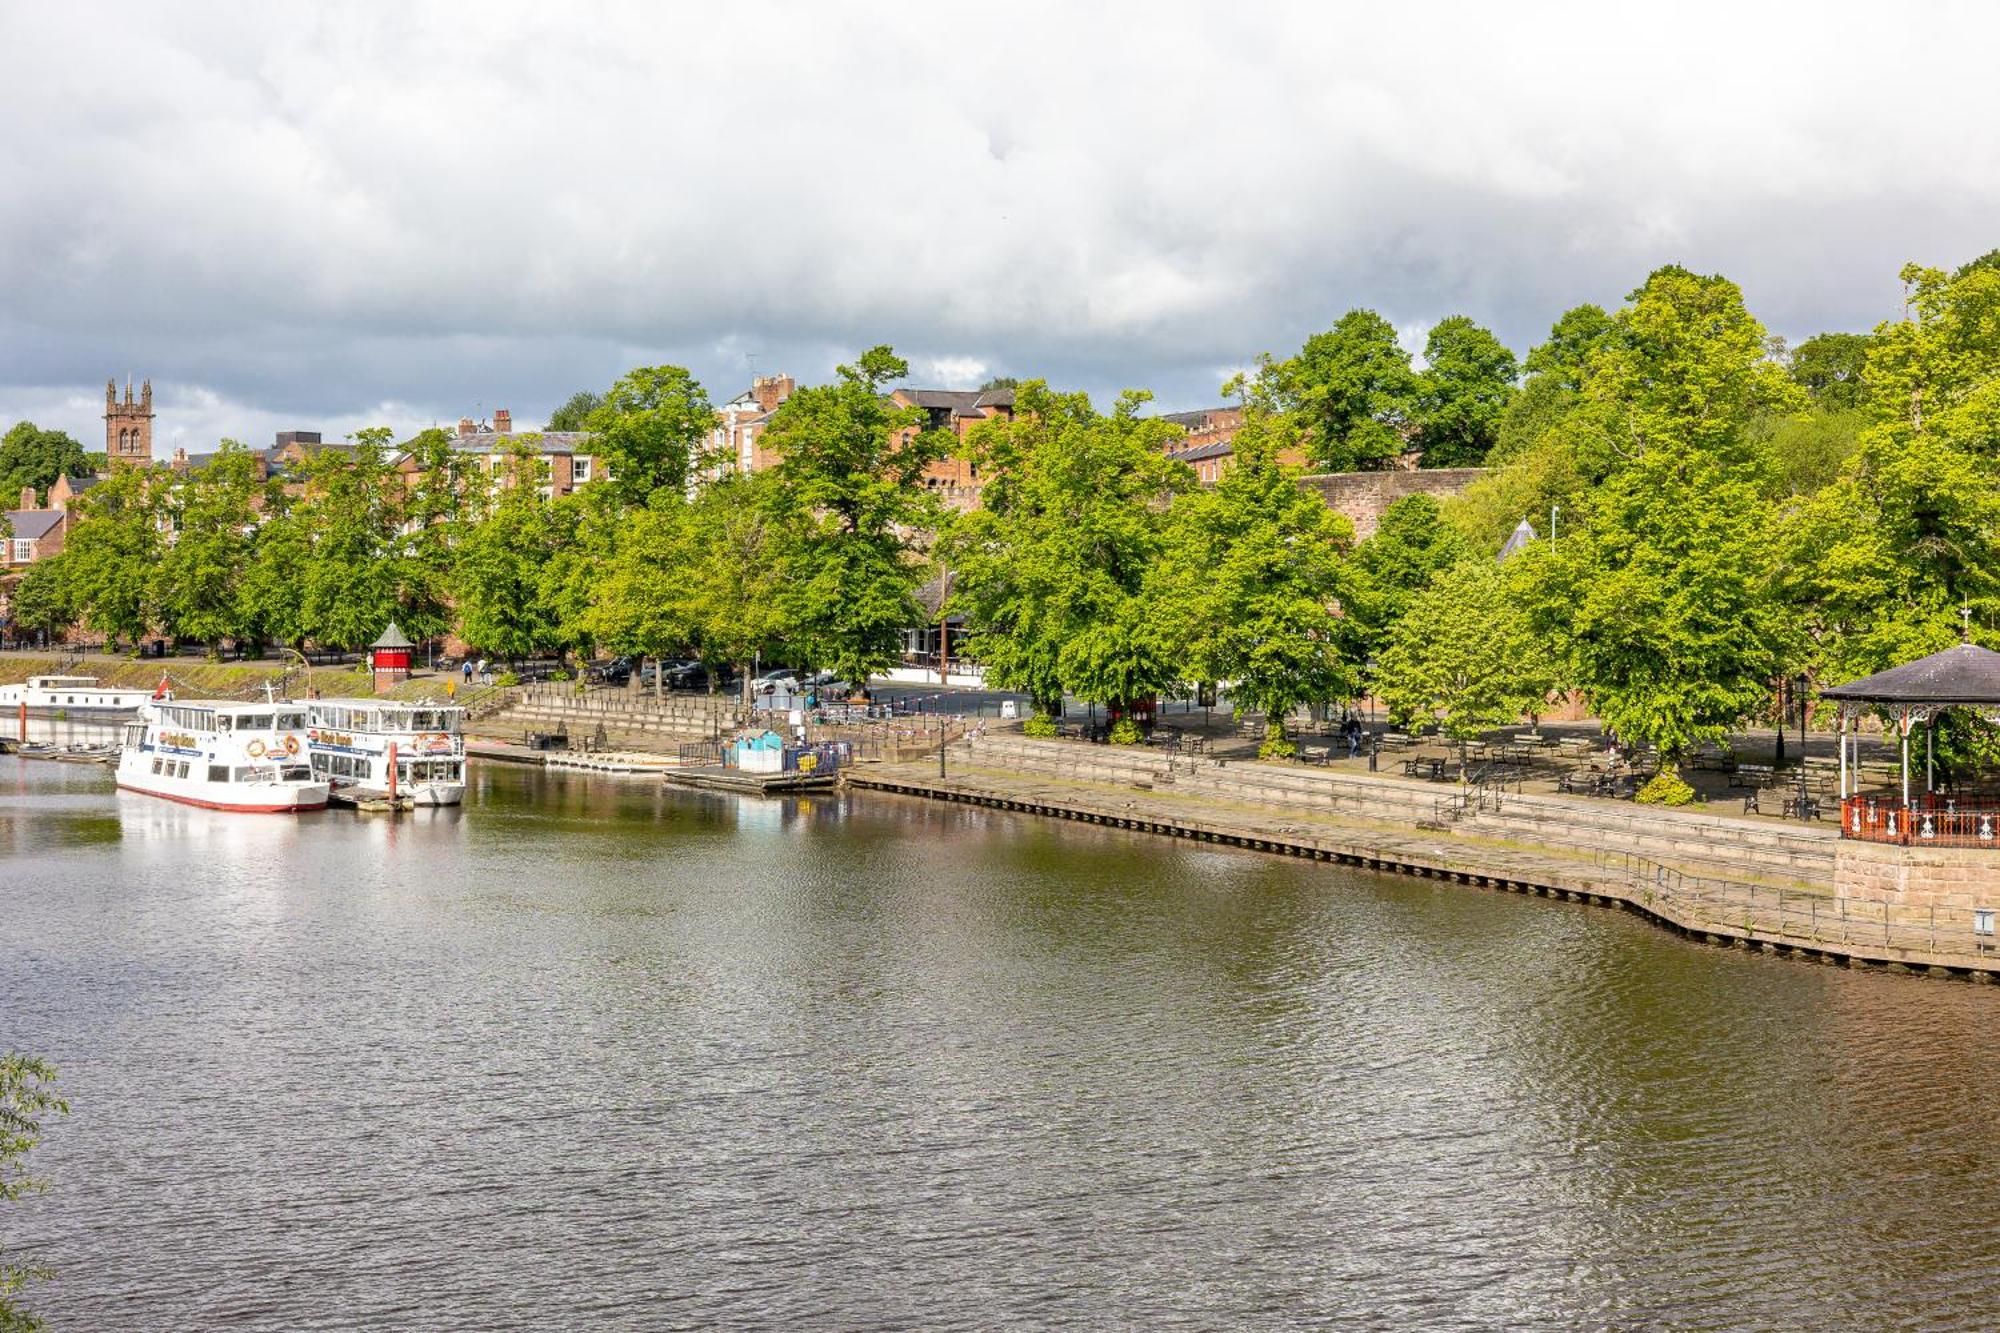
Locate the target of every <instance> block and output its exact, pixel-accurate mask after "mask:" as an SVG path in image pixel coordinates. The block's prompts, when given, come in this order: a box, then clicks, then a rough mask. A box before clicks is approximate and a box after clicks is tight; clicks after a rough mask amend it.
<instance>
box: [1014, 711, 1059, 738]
mask: <svg viewBox="0 0 2000 1333" xmlns="http://www.w3.org/2000/svg"><path fill="white" fill-rule="evenodd" d="M1021 734H1022V735H1023V736H1040V737H1042V738H1043V739H1044V740H1046V739H1048V738H1049V737H1051V736H1054V735H1055V734H1056V720H1055V719H1054V718H1052V717H1050V716H1049V715H1048V714H1047V713H1037V714H1035V715H1034V716H1033V717H1031V718H1029V719H1028V720H1027V721H1026V722H1023V723H1022V724H1021Z"/></svg>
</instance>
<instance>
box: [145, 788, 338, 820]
mask: <svg viewBox="0 0 2000 1333" xmlns="http://www.w3.org/2000/svg"><path fill="white" fill-rule="evenodd" d="M118 790H120V791H129V792H133V793H136V794H137V795H140V796H157V797H159V798H160V799H161V800H163V801H175V802H178V803H179V804H181V805H198V806H200V807H201V808H202V809H204V810H228V811H231V812H232V813H235V814H239V815H289V814H297V813H299V812H300V811H304V810H324V809H326V802H325V801H321V802H320V803H319V804H318V805H224V804H223V803H222V802H221V801H204V800H202V799H201V798H200V797H197V796H175V795H174V794H173V793H171V792H164V791H148V790H147V789H146V788H144V787H134V786H133V785H131V784H130V783H128V782H121V783H119V784H118Z"/></svg>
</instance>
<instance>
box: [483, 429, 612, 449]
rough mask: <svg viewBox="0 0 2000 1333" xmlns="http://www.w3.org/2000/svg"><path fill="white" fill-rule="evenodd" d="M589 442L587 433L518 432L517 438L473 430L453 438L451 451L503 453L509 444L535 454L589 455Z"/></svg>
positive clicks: (557, 431)
mask: <svg viewBox="0 0 2000 1333" xmlns="http://www.w3.org/2000/svg"><path fill="white" fill-rule="evenodd" d="M590 441H591V434H590V432H589V431H587V430H544V431H522V432H521V433H520V434H518V435H515V434H511V433H509V432H507V431H498V430H476V431H474V432H473V433H472V434H470V435H458V436H454V437H453V438H452V441H451V447H452V448H453V449H456V450H457V451H458V452H460V453H462V454H490V453H497V452H503V451H504V450H505V449H506V448H507V446H508V445H510V444H532V445H533V446H534V447H535V452H536V453H542V454H587V453H589V452H590Z"/></svg>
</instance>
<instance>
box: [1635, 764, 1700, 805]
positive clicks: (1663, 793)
mask: <svg viewBox="0 0 2000 1333" xmlns="http://www.w3.org/2000/svg"><path fill="white" fill-rule="evenodd" d="M1694 797H1695V791H1694V788H1693V787H1690V786H1688V784H1687V783H1685V782H1683V781H1682V780H1681V776H1680V774H1678V773H1665V772H1663V773H1659V774H1657V775H1655V777H1654V778H1653V780H1652V781H1651V782H1649V783H1647V784H1646V785H1645V786H1643V787H1641V788H1639V792H1638V795H1636V796H1634V797H1633V798H1632V799H1633V800H1635V801H1638V802H1639V803H1640V804H1642V805H1688V804H1691V803H1692V802H1693V801H1694Z"/></svg>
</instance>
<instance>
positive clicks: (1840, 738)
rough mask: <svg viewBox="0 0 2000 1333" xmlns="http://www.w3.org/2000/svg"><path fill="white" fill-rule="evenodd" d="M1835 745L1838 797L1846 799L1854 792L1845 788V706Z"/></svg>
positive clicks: (1842, 710)
mask: <svg viewBox="0 0 2000 1333" xmlns="http://www.w3.org/2000/svg"><path fill="white" fill-rule="evenodd" d="M1835 745H1836V746H1837V747H1838V748H1839V750H1840V799H1841V800H1842V801H1846V800H1847V798H1848V797H1850V796H1852V795H1853V794H1854V793H1853V792H1851V791H1849V790H1848V789H1847V709H1846V707H1845V706H1843V707H1842V708H1841V710H1840V728H1839V731H1838V733H1837V734H1836V739H1835Z"/></svg>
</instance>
